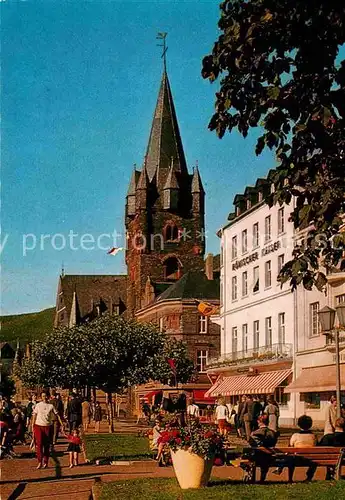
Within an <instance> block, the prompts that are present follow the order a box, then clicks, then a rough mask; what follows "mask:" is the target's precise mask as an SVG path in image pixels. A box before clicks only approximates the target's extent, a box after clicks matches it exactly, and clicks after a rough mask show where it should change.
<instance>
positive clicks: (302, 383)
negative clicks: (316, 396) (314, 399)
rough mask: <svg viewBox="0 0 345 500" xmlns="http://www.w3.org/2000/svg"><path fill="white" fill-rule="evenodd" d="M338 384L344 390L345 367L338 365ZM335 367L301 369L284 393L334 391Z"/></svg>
mask: <svg viewBox="0 0 345 500" xmlns="http://www.w3.org/2000/svg"><path fill="white" fill-rule="evenodd" d="M340 383H341V387H342V389H343V390H345V365H344V364H343V365H340ZM335 386H336V381H335V365H327V366H313V367H310V368H303V369H302V373H301V374H300V375H299V377H297V378H296V380H294V381H293V382H292V383H291V384H290V385H288V386H287V387H286V389H285V390H284V392H330V391H335Z"/></svg>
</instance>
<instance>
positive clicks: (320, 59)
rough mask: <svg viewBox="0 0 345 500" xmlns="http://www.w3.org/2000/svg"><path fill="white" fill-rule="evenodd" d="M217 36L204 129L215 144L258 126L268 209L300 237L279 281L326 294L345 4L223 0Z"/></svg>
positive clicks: (339, 183) (339, 212)
mask: <svg viewBox="0 0 345 500" xmlns="http://www.w3.org/2000/svg"><path fill="white" fill-rule="evenodd" d="M220 9H221V17H220V20H219V23H218V26H219V28H220V30H221V35H220V36H219V39H218V41H216V43H215V45H214V48H213V51H212V54H210V55H208V56H206V57H205V58H204V59H203V68H202V76H203V77H204V78H208V79H209V80H210V81H211V82H213V81H215V80H217V78H221V80H220V90H219V91H218V92H217V93H216V103H215V108H216V112H215V113H214V115H213V117H212V118H211V121H210V123H209V128H210V129H211V130H215V131H216V133H217V134H218V136H219V137H220V138H222V137H223V135H224V134H225V132H226V130H228V131H229V132H232V130H233V129H237V130H238V131H239V132H240V133H241V134H242V135H243V137H246V136H247V134H248V130H249V128H252V127H257V126H261V127H263V134H262V135H261V136H260V137H259V139H258V140H257V144H256V154H257V155H259V154H260V153H261V152H262V151H263V149H264V148H265V147H266V146H267V147H268V148H270V149H271V150H274V151H275V153H276V158H277V162H278V164H277V167H276V168H275V169H274V171H273V173H272V175H271V176H270V179H269V180H270V181H271V182H272V183H273V184H274V186H275V192H274V193H272V194H270V195H269V196H268V197H267V199H266V201H267V203H268V204H269V205H270V206H272V205H273V204H276V203H279V204H283V203H290V202H291V199H292V197H295V200H296V204H295V207H294V208H293V210H292V213H291V215H290V218H291V220H292V221H293V223H294V226H295V228H296V229H299V230H304V229H306V230H307V234H308V237H307V238H306V239H304V242H303V243H299V244H297V245H296V247H295V249H294V252H293V257H292V260H291V261H289V262H287V263H286V264H285V266H284V267H283V269H282V271H281V273H280V275H279V277H278V280H279V281H280V282H281V283H284V282H286V281H288V280H290V285H291V287H292V289H294V288H296V286H297V285H298V284H300V283H302V284H303V285H304V287H305V288H307V289H308V290H310V289H311V288H312V287H313V286H316V287H317V288H318V289H319V290H322V289H324V287H325V284H326V277H325V275H324V274H323V272H322V271H321V268H322V267H325V268H326V269H333V268H335V267H336V266H339V267H340V269H342V270H345V260H344V259H343V258H342V256H343V249H344V247H345V233H344V232H341V226H342V224H343V219H342V217H343V216H344V211H345V173H344V164H345V127H344V123H345V60H340V58H339V49H340V47H343V49H344V43H345V4H344V2H339V1H338V0H327V1H326V0H305V1H303V2H302V1H300V2H292V1H291V0H247V1H244V0H242V1H240V0H232V1H231V0H225V1H224V2H223V3H222V4H221V6H220Z"/></svg>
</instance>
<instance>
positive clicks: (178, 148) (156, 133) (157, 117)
mask: <svg viewBox="0 0 345 500" xmlns="http://www.w3.org/2000/svg"><path fill="white" fill-rule="evenodd" d="M171 158H174V160H175V163H176V168H177V170H178V171H179V172H181V173H182V174H188V171H187V165H186V159H185V156H184V151H183V146H182V140H181V136H180V131H179V127H178V123H177V117H176V112H175V106H174V101H173V97H172V93H171V88H170V83H169V79H168V75H167V73H166V71H165V70H164V72H163V76H162V80H161V86H160V89H159V93H158V99H157V104H156V109H155V112H154V116H153V121H152V126H151V133H150V138H149V143H148V147H147V152H146V157H145V165H146V169H147V174H148V177H149V180H150V181H152V179H153V177H154V175H155V173H158V174H160V173H161V175H158V176H157V182H158V183H160V182H161V180H162V177H163V176H164V175H163V173H164V171H165V176H164V177H166V174H167V172H168V170H169V167H170V161H171ZM157 171H158V172H157ZM157 187H158V188H160V189H162V188H163V185H161V186H157Z"/></svg>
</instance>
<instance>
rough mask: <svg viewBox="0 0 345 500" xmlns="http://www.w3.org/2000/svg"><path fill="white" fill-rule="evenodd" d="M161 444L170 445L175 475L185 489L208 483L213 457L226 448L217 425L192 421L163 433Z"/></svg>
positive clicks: (169, 428) (160, 439) (172, 427)
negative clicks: (211, 425) (212, 426)
mask: <svg viewBox="0 0 345 500" xmlns="http://www.w3.org/2000/svg"><path fill="white" fill-rule="evenodd" d="M159 442H160V443H164V444H166V445H168V446H169V448H170V452H171V458H172V463H173V467H174V471H175V474H176V478H177V480H178V482H179V485H180V487H181V488H182V489H189V488H200V487H201V486H206V485H207V483H208V481H209V478H210V475H211V470H212V466H213V462H214V459H215V457H216V455H217V454H220V453H221V452H222V449H223V437H222V436H221V435H220V434H219V433H218V432H217V430H216V429H215V428H211V427H210V426H204V425H202V424H200V423H199V422H198V421H193V422H191V423H189V424H188V425H187V426H181V425H177V426H171V427H169V426H168V428H167V429H166V430H165V431H163V432H162V435H161V437H160V438H159Z"/></svg>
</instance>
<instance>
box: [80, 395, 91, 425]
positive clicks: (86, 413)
mask: <svg viewBox="0 0 345 500" xmlns="http://www.w3.org/2000/svg"><path fill="white" fill-rule="evenodd" d="M81 410H82V421H83V429H84V432H87V430H88V428H89V425H90V422H91V416H92V409H91V405H90V403H89V401H88V399H84V401H83V402H82V404H81Z"/></svg>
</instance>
